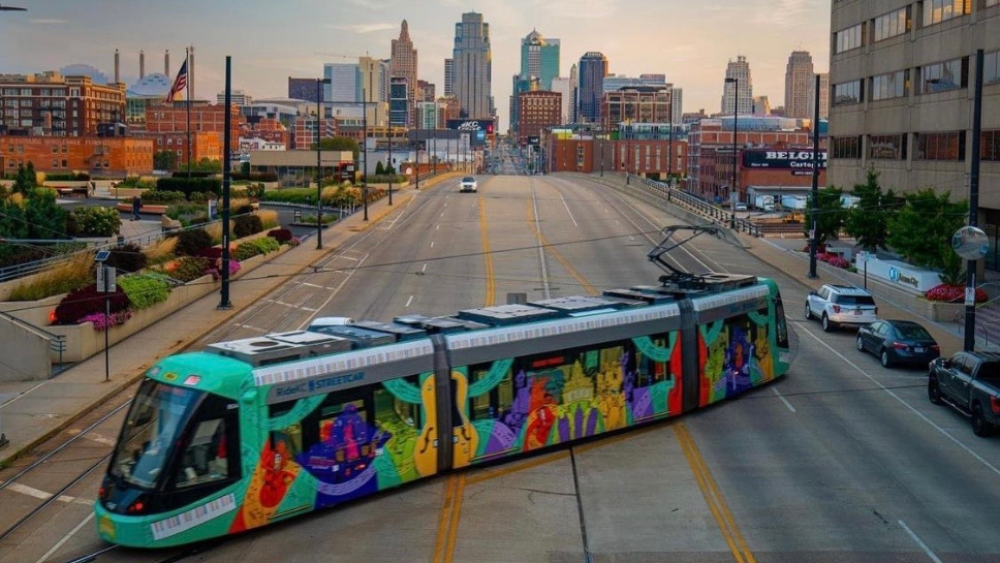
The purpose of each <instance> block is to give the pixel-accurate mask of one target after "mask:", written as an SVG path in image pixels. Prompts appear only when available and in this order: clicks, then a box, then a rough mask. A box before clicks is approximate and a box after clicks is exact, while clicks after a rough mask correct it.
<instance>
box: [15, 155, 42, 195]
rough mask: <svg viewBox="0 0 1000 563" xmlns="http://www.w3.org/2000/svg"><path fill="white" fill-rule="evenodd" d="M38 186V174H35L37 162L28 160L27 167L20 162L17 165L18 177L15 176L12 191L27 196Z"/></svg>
mask: <svg viewBox="0 0 1000 563" xmlns="http://www.w3.org/2000/svg"><path fill="white" fill-rule="evenodd" d="M36 187H38V175H37V174H35V164H34V163H33V162H31V161H28V166H27V167H25V166H24V165H20V164H19V165H18V166H17V177H16V178H14V185H13V186H12V187H11V191H12V192H13V193H15V194H22V195H24V196H27V195H28V194H30V193H31V190H33V189H35V188H36Z"/></svg>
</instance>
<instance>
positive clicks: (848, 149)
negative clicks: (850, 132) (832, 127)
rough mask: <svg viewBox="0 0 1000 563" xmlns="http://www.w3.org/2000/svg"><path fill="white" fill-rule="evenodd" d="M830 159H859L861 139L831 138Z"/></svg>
mask: <svg viewBox="0 0 1000 563" xmlns="http://www.w3.org/2000/svg"><path fill="white" fill-rule="evenodd" d="M832 146H833V148H832V151H831V152H832V153H833V156H832V158H854V159H857V158H861V137H858V136H854V137H833V143H832Z"/></svg>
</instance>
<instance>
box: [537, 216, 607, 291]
mask: <svg viewBox="0 0 1000 563" xmlns="http://www.w3.org/2000/svg"><path fill="white" fill-rule="evenodd" d="M528 226H529V227H531V230H532V232H533V233H535V237H537V238H538V242H540V243H541V244H542V246H543V247H545V251H546V252H548V253H550V254H551V255H552V257H553V258H555V259H556V261H557V262H559V264H560V265H561V266H562V267H563V269H565V270H566V271H567V272H569V275H571V276H573V279H575V280H576V282H577V283H578V284H580V286H581V287H583V289H584V290H585V291H586V292H587V293H588V294H589V295H597V294H599V293H600V291H598V290H597V288H596V287H594V286H593V285H591V284H590V282H589V281H587V278H585V277H583V274H581V273H580V271H579V270H577V269H576V268H574V267H573V265H572V264H570V263H569V260H566V258H565V257H564V256H563V255H562V253H560V252H559V250H558V249H557V248H556V247H555V246H552V243H550V242H549V239H547V238H545V235H543V234H542V231H541V229H539V228H538V227H537V226H536V225H535V211H534V208H533V207H532V205H531V200H530V199H529V200H528Z"/></svg>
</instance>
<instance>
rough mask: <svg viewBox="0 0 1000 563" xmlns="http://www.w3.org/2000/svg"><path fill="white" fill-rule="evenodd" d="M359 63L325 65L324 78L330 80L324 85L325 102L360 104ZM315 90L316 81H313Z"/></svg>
mask: <svg viewBox="0 0 1000 563" xmlns="http://www.w3.org/2000/svg"><path fill="white" fill-rule="evenodd" d="M358 74H359V73H358V65H357V63H327V64H325V65H323V78H328V79H330V83H329V84H324V85H323V101H325V102H359V101H361V86H360V84H359V83H358ZM312 83H313V87H314V88H315V85H316V81H315V80H312Z"/></svg>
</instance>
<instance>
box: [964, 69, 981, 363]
mask: <svg viewBox="0 0 1000 563" xmlns="http://www.w3.org/2000/svg"><path fill="white" fill-rule="evenodd" d="M973 99H974V102H973V106H972V168H971V170H970V171H969V226H970V227H975V226H977V224H978V223H979V161H980V157H981V156H982V155H981V154H980V144H981V142H982V136H983V50H982V49H978V50H977V51H976V86H975V92H974V98H973ZM970 293H971V296H970ZM965 294H966V297H965V342H964V345H965V346H964V350H965V351H966V352H973V351H975V349H976V260H969V261H968V263H967V264H966V266H965ZM970 297H971V299H970Z"/></svg>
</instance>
